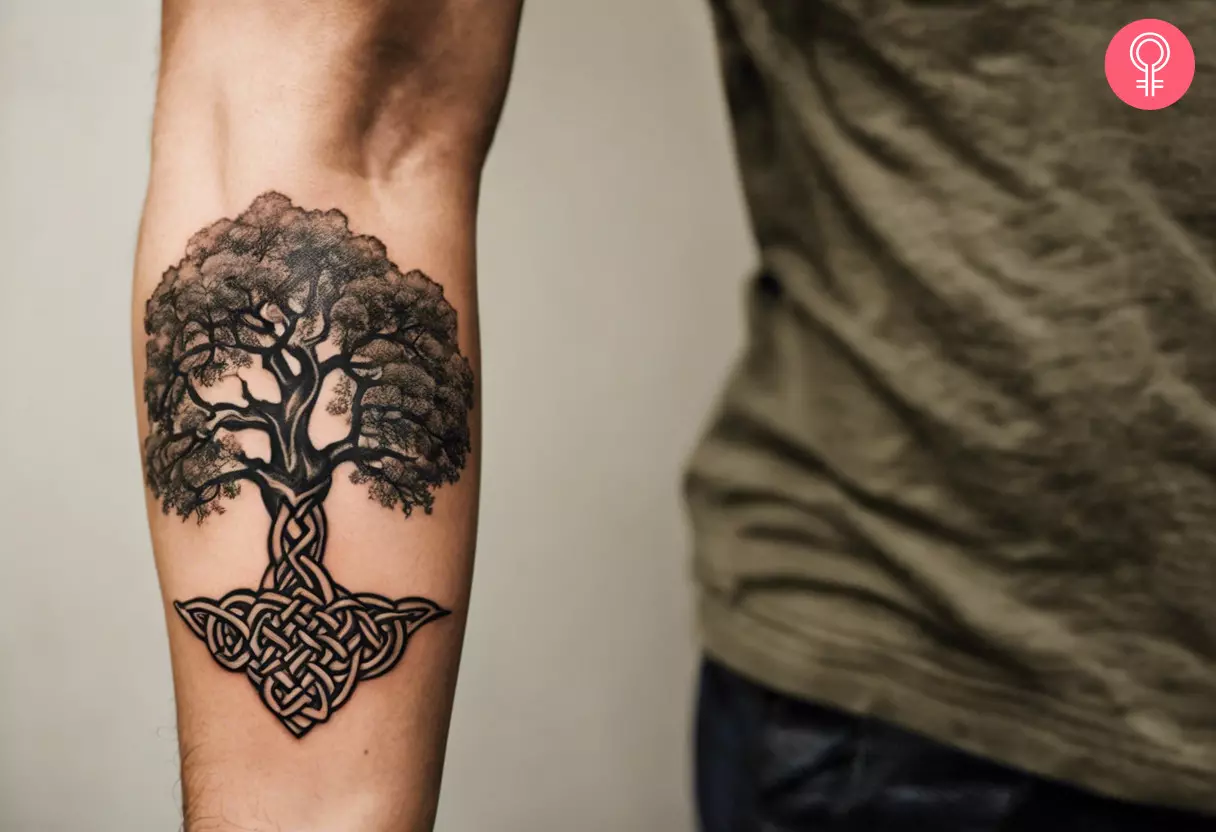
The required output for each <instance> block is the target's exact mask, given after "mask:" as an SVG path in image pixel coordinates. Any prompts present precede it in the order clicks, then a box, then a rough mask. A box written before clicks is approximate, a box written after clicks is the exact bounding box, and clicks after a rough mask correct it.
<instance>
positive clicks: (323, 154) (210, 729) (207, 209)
mask: <svg viewBox="0 0 1216 832" xmlns="http://www.w3.org/2000/svg"><path fill="white" fill-rule="evenodd" d="M196 5H198V4H182V5H181V6H180V7H179V8H176V9H175V8H174V7H173V6H172V5H171V6H170V7H169V8H167V9H166V51H165V56H164V66H163V68H162V78H161V86H160V90H159V95H158V110H157V118H156V124H155V129H154V142H153V147H154V152H153V166H152V172H151V178H150V184H149V190H148V198H147V203H146V206H145V215H144V222H143V226H142V230H141V236H140V244H139V251H138V256H137V266H136V277H135V290H134V326H135V347H136V349H135V352H136V358H135V361H136V377H137V385H138V387H139V390H140V398H141V402H140V405H141V411H143V413H144V416H143V418H142V419H141V435H142V437H144V441H145V446H144V447H145V455H146V459H145V471H146V473H147V476H148V479H149V485H150V493H149V515H150V518H151V527H152V534H153V542H154V548H155V552H156V558H157V566H158V571H159V575H160V580H161V587H162V591H163V594H164V599H165V609H166V617H167V620H168V627H169V634H170V647H171V651H172V658H173V668H174V678H175V684H176V691H177V701H178V726H179V742H180V747H181V754H182V783H183V791H184V801H185V805H186V829H187V830H188V832H193V831H194V830H200V832H201V830H225V829H284V830H287V829H290V830H293V832H295V831H296V830H300V831H301V832H303V831H304V830H325V832H341V830H347V829H349V830H371V832H376V831H377V830H394V831H395V830H425V829H429V828H430V826H431V824H432V822H433V815H434V808H435V803H436V799H437V793H438V784H439V777H440V772H441V768H442V757H443V747H444V741H445V737H446V731H447V724H448V717H449V712H450V707H451V700H452V694H453V689H454V685H455V679H456V670H457V664H458V659H459V652H460V643H461V637H462V632H463V628H464V621H465V614H466V610H467V601H468V590H469V580H470V573H471V566H472V551H473V540H474V533H475V522H476V496H477V479H478V454H477V448H478V426H477V414H478V410H477V407H476V393H477V389H478V384H477V379H478V346H477V321H476V296H475V282H474V272H475V264H474V223H475V215H476V197H477V184H478V177H479V175H480V167H481V160H482V157H483V155H484V152H485V147H487V146H488V140H489V134H490V132H492V126H493V120H494V118H496V116H497V110H496V99H495V95H494V93H493V91H491V93H489V94H488V98H487V101H488V102H489V103H488V104H484V103H478V104H470V103H468V102H467V100H466V105H467V106H465V107H461V108H457V111H455V112H454V113H453V114H451V115H450V116H449V117H446V118H445V117H443V116H442V114H441V113H437V109H436V106H435V104H434V101H433V100H432V99H431V98H429V97H428V95H429V94H428V93H425V92H424V90H425V89H427V88H428V84H430V86H429V89H430V90H431V91H432V93H433V91H434V89H435V87H434V84H435V79H434V77H430V78H429V79H428V78H427V77H422V74H423V73H426V72H431V74H432V76H433V75H434V72H433V68H431V69H428V67H427V65H426V64H425V62H424V63H422V64H416V65H414V66H409V65H408V63H409V61H408V60H407V57H408V52H409V50H408V49H405V50H401V49H398V50H397V51H395V52H394V51H393V49H394V48H395V47H392V46H391V44H390V45H389V46H386V45H385V44H384V42H383V39H384V37H385V35H384V34H383V33H384V32H385V31H391V24H392V23H393V21H391V20H388V21H386V20H385V19H384V15H385V14H386V10H388V11H389V12H391V11H392V10H393V9H396V8H398V7H400V8H401V9H405V8H407V7H411V6H413V5H415V4H411V3H381V4H371V3H369V4H367V6H368V7H369V8H370V7H372V6H375V7H376V9H377V11H376V13H375V15H371V16H363V15H361V14H352V15H348V16H347V18H346V19H339V18H337V17H336V15H337V13H336V12H335V13H334V14H331V15H324V14H322V15H319V16H318V15H316V14H315V12H316V8H317V6H318V5H319V4H298V5H297V4H287V3H283V4H269V3H268V4H257V3H244V4H215V5H214V6H212V7H208V8H215V9H222V10H235V9H238V8H239V9H240V10H241V14H237V15H236V20H237V22H238V23H239V24H240V25H233V20H225V19H224V15H222V14H221V15H218V16H216V17H213V18H211V19H192V17H191V16H192V15H194V14H196V12H194V11H193V8H194V6H196ZM347 5H349V4H347ZM422 5H428V4H422ZM429 5H430V6H431V7H432V8H435V7H437V5H440V6H441V5H443V4H433V3H432V4H429ZM472 5H477V4H472ZM507 5H509V4H503V8H505V7H506V6H507ZM289 6H296V7H297V8H296V12H298V13H296V14H292V13H291V11H290V10H289V9H288V7H289ZM250 9H252V10H255V11H256V10H258V9H261V10H263V11H260V12H258V13H256V14H249V13H245V12H246V11H247V10H250ZM233 13H234V14H236V13H235V12H233ZM402 13H403V14H404V12H402ZM369 14H370V13H369ZM376 15H379V17H376ZM431 16H432V17H433V16H434V15H431ZM483 17H484V16H483ZM510 17H511V15H510V14H508V15H507V18H508V19H507V20H506V21H505V23H506V25H509V26H513V24H514V21H513V20H511V19H510ZM401 22H402V21H397V23H401ZM267 27H268V28H267ZM386 27H387V28H386ZM407 28H408V27H407ZM415 28H416V27H415ZM268 31H273V32H274V36H273V37H271V36H268ZM407 36H408V32H407V33H405V34H402V37H407ZM398 46H399V45H398ZM386 50H388V52H390V53H391V54H390V55H389V57H385V51H386ZM369 51H370V52H371V53H372V54H379V55H380V57H379V58H377V59H375V60H372V59H371V58H365V57H360V56H361V55H363V56H365V55H366V54H367V53H368V52H369ZM393 56H395V57H393ZM505 57H506V60H507V61H508V62H509V49H508V50H507V53H506V56H505ZM403 61H404V63H403ZM503 71H504V72H505V69H504V70H503ZM411 73H413V74H412V75H411ZM502 83H503V84H505V75H504V77H503V81H502ZM482 86H483V87H484V85H482ZM460 118H469V119H470V121H469V122H468V123H460ZM251 206H252V207H251ZM319 212H330V213H328V214H326V213H319ZM338 212H340V213H338ZM222 219H228V220H234V221H235V222H234V224H232V225H223V226H215V225H214V224H215V223H216V222H217V221H219V220H222ZM204 231H205V233H203V234H199V232H204ZM238 489H239V493H237V490H238ZM369 497H370V499H369ZM221 509H222V510H223V513H222V514H221V513H220V510H221ZM234 593H235V594H234ZM447 613H450V614H447Z"/></svg>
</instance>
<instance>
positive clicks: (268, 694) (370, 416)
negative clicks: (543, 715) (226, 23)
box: [144, 193, 473, 736]
mask: <svg viewBox="0 0 1216 832" xmlns="http://www.w3.org/2000/svg"><path fill="white" fill-rule="evenodd" d="M145 329H146V332H147V334H148V344H147V354H148V367H147V376H146V379H145V382H144V400H145V402H146V404H147V410H148V419H149V423H150V428H149V435H148V438H147V441H146V443H145V447H144V452H145V473H146V476H147V480H148V483H149V486H150V488H151V489H152V492H153V494H154V495H155V496H156V497H157V498H158V499H159V501H160V504H161V506H162V508H163V510H164V512H165V513H166V514H168V513H169V512H175V513H176V514H178V515H180V516H181V517H183V518H191V517H192V518H196V519H197V521H198V522H199V523H202V522H203V521H204V520H206V519H207V518H208V517H209V516H211V515H212V514H213V513H221V512H223V506H222V505H221V502H222V501H223V500H224V499H225V498H232V497H236V496H237V494H238V493H240V489H241V486H242V484H244V483H252V484H253V485H254V486H256V487H257V489H258V491H259V493H260V494H261V498H262V502H263V504H264V505H265V507H266V511H267V512H268V513H269V514H270V518H271V529H270V537H269V542H268V548H269V555H270V564H269V566H268V567H267V569H266V572H265V574H264V575H263V577H262V581H261V584H260V586H259V587H258V588H257V589H237V590H234V591H233V592H230V593H228V594H227V595H225V596H224V597H223V598H222V599H220V600H218V601H216V600H211V599H208V598H197V599H194V600H192V601H186V602H177V603H175V604H174V606H175V607H176V609H177V611H178V613H180V614H181V617H182V619H183V620H184V621H185V622H186V624H188V625H189V626H190V629H191V630H193V632H194V633H195V635H197V636H198V637H199V638H201V639H202V640H203V641H205V642H206V644H207V648H208V649H209V650H210V651H211V654H212V656H214V657H215V660H216V661H217V662H219V663H220V665H222V666H223V667H225V668H227V669H228V670H232V671H241V672H244V673H245V675H246V676H247V677H248V678H249V680H250V681H251V682H252V683H253V684H254V686H255V687H256V688H257V689H258V691H259V693H260V694H261V697H262V701H263V702H264V703H265V704H266V706H267V707H268V708H269V709H270V710H271V711H272V712H273V713H274V714H275V716H277V717H278V718H279V719H280V720H281V721H282V723H283V724H284V725H285V726H286V727H287V729H288V730H290V731H291V732H292V733H293V734H295V735H296V736H303V735H304V734H306V733H307V732H308V731H309V730H310V729H312V728H313V727H314V726H316V725H317V724H318V723H321V722H324V721H326V720H327V719H328V718H329V717H330V716H331V715H332V714H333V713H334V712H335V711H336V710H337V709H338V708H340V707H341V706H342V705H343V704H344V703H345V702H347V701H348V699H349V698H350V696H351V694H352V693H353V691H354V689H355V686H356V685H357V684H358V683H359V682H361V681H366V680H368V679H374V678H375V677H377V676H380V675H382V674H384V673H386V672H388V671H389V670H391V669H392V668H393V667H394V666H395V665H396V663H397V661H398V660H399V659H400V658H401V655H402V653H403V652H404V650H405V647H406V642H407V640H408V639H409V637H410V636H411V635H412V634H413V633H414V632H416V631H417V630H418V629H419V628H420V627H422V626H423V625H424V624H426V623H428V622H431V621H434V620H436V619H437V618H440V617H442V616H444V615H446V614H447V610H444V609H443V608H442V607H440V606H439V605H438V604H436V603H435V602H433V601H430V600H427V599H425V598H404V599H401V600H398V601H393V600H390V599H388V598H385V597H383V596H380V595H376V594H373V593H353V592H350V591H349V590H347V589H346V588H345V587H343V586H341V585H340V584H338V583H337V582H336V581H334V579H333V578H332V576H331V575H330V574H329V571H328V570H327V569H326V568H325V565H324V563H323V562H322V559H323V557H324V554H325V538H326V519H325V511H324V502H325V497H326V494H327V493H328V492H329V488H330V484H331V482H332V480H333V476H334V473H335V471H336V470H337V469H338V468H339V467H340V466H343V465H346V466H349V468H350V469H351V470H350V478H351V480H352V481H353V482H355V483H359V484H362V485H366V486H367V488H368V490H369V492H370V495H371V498H372V499H374V500H376V501H378V502H379V503H381V504H382V505H384V506H386V507H390V508H391V507H397V508H399V509H400V510H402V511H403V512H404V513H405V514H406V515H407V516H408V515H409V514H410V513H411V512H412V511H413V510H414V509H415V508H416V507H421V508H422V509H423V510H424V511H426V512H428V513H429V512H430V511H431V507H432V505H433V501H434V497H433V492H434V490H435V489H436V488H438V487H439V486H441V485H443V484H445V483H454V482H456V480H457V479H458V478H459V476H460V472H461V469H462V468H463V467H464V464H465V459H466V457H467V455H468V453H469V450H470V444H469V442H470V440H469V424H468V413H469V410H470V408H471V407H472V406H473V373H472V370H471V369H470V367H469V363H468V361H467V360H466V359H465V358H464V356H462V355H461V354H460V351H459V349H458V347H457V341H456V312H455V310H454V309H453V308H452V306H451V305H450V304H449V303H448V302H447V300H446V299H445V298H444V296H443V289H442V287H440V286H439V285H438V284H437V283H435V282H433V281H432V280H431V279H430V278H428V277H427V276H426V275H425V274H423V273H422V272H420V271H410V272H406V273H402V272H401V271H399V270H398V268H397V267H396V266H395V265H394V264H393V263H392V262H391V261H390V260H389V259H388V256H387V253H386V251H385V247H384V245H383V244H382V243H381V242H380V241H379V240H377V239H375V238H374V237H368V236H359V235H355V234H352V233H351V231H350V229H349V227H348V224H347V219H346V217H345V216H344V215H343V214H342V213H341V212H340V211H337V210H331V211H305V210H302V209H300V208H297V207H295V206H294V205H292V203H291V201H290V200H289V199H287V198H286V197H284V196H282V195H281V194H277V193H267V194H264V195H262V196H260V197H258V198H257V199H256V200H255V201H254V202H253V204H252V205H251V206H250V207H249V208H248V209H247V210H246V211H245V212H244V213H243V214H241V215H240V216H238V217H237V218H236V219H233V220H229V219H224V220H220V221H219V222H217V223H215V224H213V225H212V226H211V227H209V228H207V229H205V230H203V231H200V232H199V233H197V234H196V235H195V236H194V237H193V238H192V239H191V240H190V242H189V244H188V246H187V248H186V255H185V257H184V258H183V259H182V261H181V262H180V263H178V264H177V265H176V266H174V267H172V268H170V269H169V270H168V271H166V272H165V275H164V277H163V279H162V280H161V283H160V285H159V286H158V287H157V289H156V291H155V292H154V293H153V295H152V297H151V299H150V300H149V301H148V305H147V316H146V320H145ZM255 390H256V391H257V392H255ZM320 406H323V407H324V409H325V410H326V411H327V412H328V413H329V414H331V415H332V416H336V417H344V418H345V422H346V423H347V424H348V425H349V430H347V431H346V433H345V435H344V436H342V437H341V438H338V439H336V440H334V441H333V442H330V443H328V444H324V443H318V444H323V447H317V446H316V445H315V444H314V441H313V439H312V437H311V435H310V426H311V425H312V419H313V416H314V414H315V413H316V411H317V409H318V407H320ZM259 443H260V447H261V448H263V449H264V450H262V451H261V452H259V451H258V450H257V449H255V448H254V447H253V446H255V445H259Z"/></svg>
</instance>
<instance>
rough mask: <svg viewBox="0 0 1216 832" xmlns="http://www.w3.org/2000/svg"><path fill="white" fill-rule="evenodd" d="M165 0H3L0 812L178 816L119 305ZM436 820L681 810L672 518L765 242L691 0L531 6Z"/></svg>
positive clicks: (90, 823) (131, 826)
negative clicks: (466, 613)
mask: <svg viewBox="0 0 1216 832" xmlns="http://www.w3.org/2000/svg"><path fill="white" fill-rule="evenodd" d="M157 13H158V4H157V3H156V2H154V0H124V1H123V2H119V0H108V2H105V3H100V2H97V0H3V2H0V251H2V252H3V258H2V260H0V262H2V263H3V268H2V269H0V288H2V289H3V294H2V295H0V356H3V361H4V366H5V370H4V375H3V377H4V382H3V387H0V829H2V830H5V832H60V830H62V831H63V832H81V831H82V830H88V832H142V830H170V829H175V828H177V823H178V809H177V800H178V792H177V782H176V780H177V770H176V747H175V744H174V735H173V702H172V692H171V688H170V680H169V667H168V656H167V648H166V641H165V636H164V629H163V628H164V624H163V620H162V618H161V615H160V606H159V603H158V599H157V597H156V584H155V578H154V574H153V565H152V557H151V550H150V546H149V543H148V539H147V535H146V531H145V527H144V518H143V504H142V498H141V492H140V488H141V486H140V482H139V466H138V461H137V448H136V441H135V429H134V406H133V402H132V395H131V391H130V382H129V375H128V374H129V353H128V336H127V326H128V322H127V303H128V292H129V279H130V270H131V256H132V251H133V248H134V239H135V229H136V223H137V221H138V215H139V210H140V200H141V197H142V190H143V187H144V182H145V168H146V165H147V133H148V127H149V118H150V110H151V104H152V95H153V82H154V75H155V60H156V35H157V25H158V20H157ZM480 246H481V249H480V252H481V275H480V285H481V293H482V295H481V297H482V304H483V307H482V310H483V327H484V329H483V333H484V342H485V378H486V382H485V402H486V409H485V415H486V428H485V429H486V443H485V447H486V455H485V483H484V490H483V495H482V496H483V514H482V526H481V535H480V547H479V552H478V565H477V575H476V582H475V588H474V604H473V609H472V617H471V620H470V629H469V633H468V640H467V649H466V653H465V659H464V664H463V672H462V676H461V681H460V689H459V692H458V695H457V703H456V713H455V718H454V723H453V729H452V736H451V743H450V746H449V757H448V766H447V773H446V779H445V783H444V792H443V796H442V800H441V808H440V819H439V824H438V828H439V829H440V830H441V832H500V830H501V831H502V832H514V830H518V831H519V832H525V830H527V832H535V831H536V830H541V832H548V830H554V832H569V831H570V830H577V832H600V831H601V830H602V831H603V832H649V830H655V832H673V831H674V830H681V829H689V828H691V810H690V807H689V795H688V792H689V788H688V780H689V776H688V766H687V754H688V738H689V728H690V725H689V719H690V704H691V696H692V691H691V683H692V678H693V673H694V669H695V661H696V655H695V648H694V638H693V632H692V627H691V604H690V594H689V589H688V583H687V571H688V569H687V562H688V561H687V540H686V533H685V529H684V521H683V515H682V513H681V507H680V503H679V494H678V483H679V472H680V464H681V462H682V460H683V458H684V457H685V455H686V454H687V452H688V450H689V448H690V446H691V444H692V442H693V441H694V439H695V435H696V432H697V430H698V428H699V426H700V424H701V422H702V419H703V417H704V414H705V411H706V409H707V408H708V407H709V406H710V404H711V402H712V400H713V397H714V393H715V389H716V387H717V385H718V383H719V381H720V380H721V378H722V376H723V374H724V372H725V370H726V367H727V366H728V363H729V360H730V356H731V353H732V351H733V349H734V348H735V347H736V345H737V343H738V338H739V316H738V312H737V308H736V301H737V295H738V292H737V286H738V283H739V280H740V277H741V276H742V275H743V273H744V272H745V270H746V269H747V267H748V265H749V263H750V261H751V259H752V254H751V249H750V245H749V243H748V240H747V236H746V224H745V221H744V218H743V215H742V209H741V207H740V202H739V195H738V192H737V187H736V182H735V177H734V173H733V167H732V163H731V159H730V154H729V143H728V137H727V132H726V128H725V123H724V112H723V105H722V103H721V100H720V98H719V91H718V86H717V76H716V70H715V66H714V58H713V52H712V41H711V35H710V30H709V22H708V15H707V12H706V10H705V9H704V8H703V7H702V4H701V0H663V2H655V0H613V1H612V2H603V0H529V4H528V9H527V12H526V14H525V20H524V30H523V35H522V40H521V45H520V52H519V58H518V64H517V68H516V75H515V83H514V87H513V90H512V93H511V97H510V100H509V103H508V106H507V111H506V115H505V117H504V121H503V125H502V129H501V132H500V134H499V140H498V143H497V145H496V148H495V151H494V153H493V156H492V158H491V162H490V165H489V169H488V171H487V175H486V180H485V186H484V198H483V204H482V214H481V230H480Z"/></svg>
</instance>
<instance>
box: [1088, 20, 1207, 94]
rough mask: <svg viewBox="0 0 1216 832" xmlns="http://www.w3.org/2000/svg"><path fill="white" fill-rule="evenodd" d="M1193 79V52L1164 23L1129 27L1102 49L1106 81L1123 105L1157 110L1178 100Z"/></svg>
mask: <svg viewBox="0 0 1216 832" xmlns="http://www.w3.org/2000/svg"><path fill="white" fill-rule="evenodd" d="M1194 78H1195V50H1193V49H1192V48H1191V42H1190V41H1189V40H1187V39H1186V35H1184V34H1182V32H1181V31H1180V30H1179V29H1178V27H1177V26H1174V25H1172V24H1170V23H1166V22H1165V21H1164V20H1155V19H1153V18H1145V19H1144V20H1137V21H1135V22H1134V23H1129V24H1127V25H1126V26H1124V27H1123V28H1122V29H1120V30H1119V31H1118V33H1117V34H1116V35H1115V36H1114V37H1113V38H1111V41H1110V46H1108V47H1106V80H1107V82H1108V83H1109V84H1110V88H1111V89H1112V90H1114V92H1115V95H1117V96H1119V99H1120V100H1121V101H1122V102H1123V103H1124V104H1130V105H1131V106H1133V107H1135V108H1137V109H1139V110H1160V109H1161V108H1163V107H1168V106H1170V105H1171V104H1173V103H1174V102H1175V101H1177V100H1178V99H1179V98H1182V96H1183V95H1185V94H1186V91H1187V90H1188V89H1190V86H1191V81H1192V80H1194Z"/></svg>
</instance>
